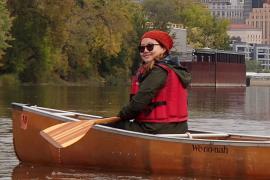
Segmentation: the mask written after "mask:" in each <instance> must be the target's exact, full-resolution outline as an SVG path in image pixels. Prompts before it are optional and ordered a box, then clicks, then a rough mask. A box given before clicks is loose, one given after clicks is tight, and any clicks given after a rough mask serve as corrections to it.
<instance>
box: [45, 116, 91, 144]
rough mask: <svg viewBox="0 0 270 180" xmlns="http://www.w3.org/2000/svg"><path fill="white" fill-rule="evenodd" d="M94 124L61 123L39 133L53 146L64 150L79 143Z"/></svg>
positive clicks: (83, 122)
mask: <svg viewBox="0 0 270 180" xmlns="http://www.w3.org/2000/svg"><path fill="white" fill-rule="evenodd" d="M94 123H95V122H94V121H76V122H67V123H61V124H57V125H54V126H51V127H49V128H47V129H44V130H42V131H40V135H41V136H42V137H43V138H44V139H46V140H47V141H48V142H49V143H51V144H52V145H53V146H55V147H57V148H65V147H67V146H70V145H72V144H74V143H75V142H77V141H79V140H80V139H81V138H82V137H83V136H84V135H85V134H86V133H87V132H88V130H89V129H90V128H91V127H92V126H93V125H94Z"/></svg>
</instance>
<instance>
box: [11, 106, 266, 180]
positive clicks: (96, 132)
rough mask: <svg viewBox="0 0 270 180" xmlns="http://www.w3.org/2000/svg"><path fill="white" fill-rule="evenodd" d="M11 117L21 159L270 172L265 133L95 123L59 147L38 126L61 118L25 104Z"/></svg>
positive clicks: (216, 173)
mask: <svg viewBox="0 0 270 180" xmlns="http://www.w3.org/2000/svg"><path fill="white" fill-rule="evenodd" d="M33 109H34V108H33ZM12 119H13V136H14V148H15V152H16V154H17V156H18V159H19V160H20V161H23V162H33V163H42V164H61V165H71V166H78V167H84V168H88V167H89V168H98V169H110V170H117V171H128V172H142V173H153V174H173V175H184V176H189V175H191V176H205V177H209V176H212V177H270V171H268V170H267V167H270V142H269V140H268V141H265V139H264V140H262V141H256V142H252V141H247V142H243V141H235V140H211V139H188V138H161V137H157V136H155V135H145V134H141V133H133V132H127V131H123V130H117V129H113V128H109V127H104V126H100V125H96V126H95V127H93V128H92V129H91V130H90V131H89V132H88V133H87V134H86V135H85V136H84V137H83V138H82V139H81V140H80V141H78V142H77V143H75V144H73V145H71V146H69V147H67V148H62V149H58V148H55V147H54V146H52V145H51V144H49V143H48V142H47V141H46V140H44V139H43V138H42V136H40V134H39V132H40V131H41V130H43V129H46V128H48V127H50V126H52V125H55V124H58V123H61V122H63V121H62V120H59V119H57V118H53V116H51V115H48V114H42V113H40V112H39V113H35V112H34V110H31V111H25V110H24V108H21V109H20V108H13V111H12ZM266 140H267V138H266Z"/></svg>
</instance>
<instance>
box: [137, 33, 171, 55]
mask: <svg viewBox="0 0 270 180" xmlns="http://www.w3.org/2000/svg"><path fill="white" fill-rule="evenodd" d="M144 38H151V39H154V40H156V41H158V42H159V43H160V44H162V45H163V46H164V48H166V49H167V51H170V49H171V48H172V47H173V40H172V38H171V37H170V35H169V34H168V33H166V32H164V31H159V30H153V31H148V32H146V33H144V35H143V36H142V38H141V40H142V39H144Z"/></svg>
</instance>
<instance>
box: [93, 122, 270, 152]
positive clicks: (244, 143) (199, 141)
mask: <svg viewBox="0 0 270 180" xmlns="http://www.w3.org/2000/svg"><path fill="white" fill-rule="evenodd" d="M93 128H94V129H98V130H101V131H106V132H110V133H114V134H120V135H125V136H132V137H138V138H143V139H150V140H160V141H171V142H178V143H188V144H208V145H226V146H228V145H230V146H253V147H270V141H233V140H216V139H195V138H194V139H190V138H185V137H161V136H158V135H155V134H146V133H140V132H132V131H127V130H123V129H116V128H112V127H108V126H104V125H95V126H94V127H93ZM200 132H202V131H200ZM213 135H214V133H213ZM229 135H231V136H233V135H235V136H239V134H229ZM241 136H246V135H241ZM250 137H254V136H250ZM256 137H259V136H256ZM260 137H263V138H270V137H268V136H260Z"/></svg>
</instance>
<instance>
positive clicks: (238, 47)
mask: <svg viewBox="0 0 270 180" xmlns="http://www.w3.org/2000/svg"><path fill="white" fill-rule="evenodd" d="M254 45H255V44H250V43H246V42H235V43H233V45H232V48H233V51H234V52H238V53H243V54H245V60H246V61H249V60H253V59H254ZM254 60H255V59H254Z"/></svg>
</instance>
